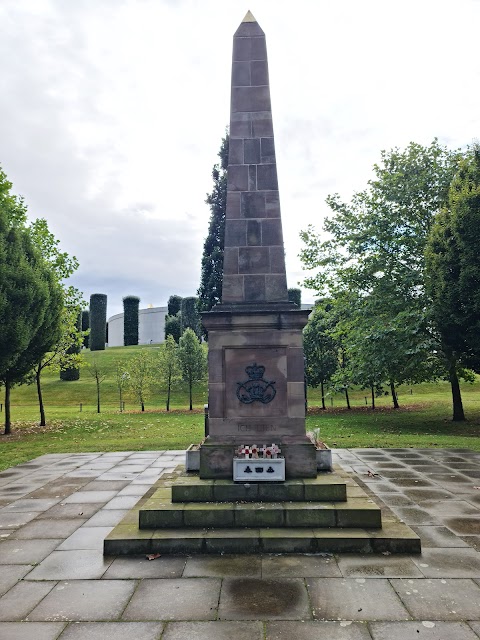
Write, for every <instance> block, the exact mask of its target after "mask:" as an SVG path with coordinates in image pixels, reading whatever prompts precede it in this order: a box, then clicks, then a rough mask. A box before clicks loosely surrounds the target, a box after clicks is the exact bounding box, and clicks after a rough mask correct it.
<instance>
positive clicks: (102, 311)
mask: <svg viewBox="0 0 480 640" xmlns="http://www.w3.org/2000/svg"><path fill="white" fill-rule="evenodd" d="M106 339H107V296H106V295H105V294H104V293H92V295H91V296H90V340H89V342H90V351H103V350H104V349H105V342H106Z"/></svg>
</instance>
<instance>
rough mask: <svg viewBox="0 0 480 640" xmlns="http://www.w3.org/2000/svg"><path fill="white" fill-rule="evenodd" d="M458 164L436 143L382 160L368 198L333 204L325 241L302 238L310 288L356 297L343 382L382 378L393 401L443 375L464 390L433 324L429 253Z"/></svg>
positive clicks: (311, 234)
mask: <svg viewBox="0 0 480 640" xmlns="http://www.w3.org/2000/svg"><path fill="white" fill-rule="evenodd" d="M460 158H461V154H460V153H459V152H458V151H451V150H449V149H447V148H446V147H444V146H442V145H440V144H439V143H438V141H437V140H434V141H433V142H432V143H431V144H430V145H429V146H427V147H423V146H421V145H419V144H416V143H413V142H412V143H410V144H409V145H408V146H407V148H406V149H405V150H400V149H398V148H395V149H392V150H390V151H382V152H381V162H380V164H378V165H374V168H373V172H374V178H373V179H372V180H370V181H369V182H368V184H367V188H366V189H365V190H363V191H360V192H357V193H355V194H354V195H353V197H352V199H351V201H350V202H349V203H346V202H344V201H342V200H341V198H340V196H339V195H338V194H334V195H331V196H329V197H328V198H327V204H328V205H329V207H330V209H331V210H332V212H333V213H334V215H333V216H332V217H329V218H327V219H326V221H325V224H324V232H326V236H322V235H320V234H318V233H317V232H316V231H315V229H314V228H313V226H311V225H310V226H309V227H308V229H307V230H305V231H304V232H302V234H301V237H302V239H303V241H304V248H303V250H302V253H301V258H302V261H303V263H304V265H305V267H306V268H307V269H309V270H311V271H313V273H312V275H310V276H309V277H307V278H306V280H305V285H306V286H307V287H309V288H312V289H314V290H315V291H316V292H317V293H318V294H319V295H322V296H327V297H328V298H330V299H332V300H335V299H342V297H345V295H347V294H348V296H349V297H350V298H351V296H352V295H353V296H354V303H353V304H352V303H351V312H352V313H353V318H352V319H351V320H350V321H348V322H347V323H345V321H343V322H342V323H340V326H343V329H344V330H345V331H346V334H345V338H346V340H345V341H344V342H343V343H342V344H344V347H345V349H346V351H345V355H346V356H347V357H348V365H347V366H346V367H345V368H344V370H343V374H344V377H345V376H346V375H347V373H348V377H349V378H350V380H351V381H355V382H356V383H357V384H359V383H360V380H363V384H364V385H365V386H370V387H372V386H373V385H376V384H377V383H378V380H374V378H375V379H378V378H380V379H383V380H384V381H385V382H387V383H388V384H389V385H390V387H391V389H392V395H393V397H394V399H395V390H394V388H395V384H401V383H402V382H405V381H410V382H420V381H422V380H429V379H434V378H435V377H438V376H439V375H444V376H446V377H448V378H450V381H451V382H452V391H453V385H454V384H456V382H457V383H458V379H457V381H456V382H455V380H454V378H455V376H457V377H458V373H459V371H460V369H459V367H458V366H457V365H456V364H455V363H454V364H453V369H452V363H451V361H449V360H448V359H447V358H446V357H445V354H444V353H443V352H442V350H441V349H440V345H439V344H438V341H437V336H436V332H435V331H434V330H433V329H432V325H431V318H430V316H429V305H430V300H429V296H428V292H427V290H426V284H425V280H426V267H425V247H426V244H427V239H428V237H429V233H430V229H431V227H432V225H433V222H434V219H435V216H436V214H437V212H438V211H439V210H440V209H441V208H442V206H444V205H445V203H446V201H447V197H448V193H449V188H450V184H451V182H452V179H453V177H454V175H455V173H456V170H457V167H458V163H459V161H460ZM325 237H326V239H325ZM452 376H453V378H452ZM368 378H369V379H368ZM453 399H454V403H455V401H456V397H455V395H454V396H453ZM454 415H455V412H454Z"/></svg>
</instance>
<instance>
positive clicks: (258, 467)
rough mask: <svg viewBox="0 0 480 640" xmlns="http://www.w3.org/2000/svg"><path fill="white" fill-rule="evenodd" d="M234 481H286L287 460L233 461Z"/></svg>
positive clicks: (239, 459) (241, 459)
mask: <svg viewBox="0 0 480 640" xmlns="http://www.w3.org/2000/svg"><path fill="white" fill-rule="evenodd" d="M233 480H234V481H235V482H283V481H284V480H285V459H284V458H275V459H272V460H266V459H265V460H262V459H259V460H245V459H244V458H234V459H233Z"/></svg>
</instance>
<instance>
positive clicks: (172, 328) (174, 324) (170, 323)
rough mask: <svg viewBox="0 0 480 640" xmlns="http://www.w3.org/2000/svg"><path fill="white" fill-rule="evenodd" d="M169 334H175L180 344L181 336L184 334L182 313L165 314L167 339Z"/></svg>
mask: <svg viewBox="0 0 480 640" xmlns="http://www.w3.org/2000/svg"><path fill="white" fill-rule="evenodd" d="M168 335H171V336H173V339H174V340H175V342H176V343H177V344H178V341H179V340H180V336H181V335H182V325H181V321H180V315H177V316H165V340H166V339H167V336H168Z"/></svg>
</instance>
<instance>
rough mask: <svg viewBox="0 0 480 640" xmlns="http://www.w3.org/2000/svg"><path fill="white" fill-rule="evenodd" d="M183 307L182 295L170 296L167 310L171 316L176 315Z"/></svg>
mask: <svg viewBox="0 0 480 640" xmlns="http://www.w3.org/2000/svg"><path fill="white" fill-rule="evenodd" d="M181 308H182V296H177V295H173V296H170V297H169V299H168V302H167V310H168V315H169V316H176V315H177V314H178V313H179V312H180V309H181Z"/></svg>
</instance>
